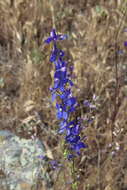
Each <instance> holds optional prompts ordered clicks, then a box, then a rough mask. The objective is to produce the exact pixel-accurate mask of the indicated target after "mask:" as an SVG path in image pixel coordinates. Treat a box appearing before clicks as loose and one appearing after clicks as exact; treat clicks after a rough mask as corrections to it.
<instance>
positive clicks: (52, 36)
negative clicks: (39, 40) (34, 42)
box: [45, 29, 67, 44]
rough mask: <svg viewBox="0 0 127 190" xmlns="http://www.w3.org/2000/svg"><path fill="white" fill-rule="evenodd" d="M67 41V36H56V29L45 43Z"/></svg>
mask: <svg viewBox="0 0 127 190" xmlns="http://www.w3.org/2000/svg"><path fill="white" fill-rule="evenodd" d="M65 39H67V35H62V34H60V35H58V34H56V31H55V29H52V31H51V33H50V37H48V38H47V39H46V40H45V43H47V44H49V43H50V42H52V41H53V42H54V41H57V40H65Z"/></svg>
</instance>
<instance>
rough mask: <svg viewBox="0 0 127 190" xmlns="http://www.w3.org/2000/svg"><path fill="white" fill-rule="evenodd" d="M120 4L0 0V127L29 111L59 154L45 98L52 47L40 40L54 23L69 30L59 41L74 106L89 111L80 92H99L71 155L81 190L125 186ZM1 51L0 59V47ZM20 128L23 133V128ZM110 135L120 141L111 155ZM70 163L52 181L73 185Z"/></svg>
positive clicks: (88, 95) (17, 123)
mask: <svg viewBox="0 0 127 190" xmlns="http://www.w3.org/2000/svg"><path fill="white" fill-rule="evenodd" d="M125 7H126V1H125V2H124V1H119V0H118V1H113V0H112V1H110V2H109V1H103V0H102V1H101V2H100V1H97V0H96V1H93V0H87V1H83V0H79V1H78V2H77V1H69V0H68V1H64V0H63V1H61V2H60V1H58V0H56V1H48V0H47V1H45V0H36V1H35V0H16V1H15V0H12V1H9V0H6V1H5V0H1V1H0V45H1V46H2V49H3V50H4V52H5V51H6V58H7V60H4V61H3V60H2V61H1V62H0V69H1V70H0V74H1V76H0V77H1V78H3V79H4V85H2V86H1V89H0V92H1V100H0V125H1V128H9V129H11V130H13V131H15V132H16V133H19V132H18V131H19V129H20V128H21V124H22V122H23V121H24V119H27V118H29V117H30V116H32V117H35V120H36V122H35V123H36V124H35V126H36V130H33V132H34V133H36V135H38V136H39V137H40V138H41V139H43V140H44V141H45V142H46V144H47V146H48V148H49V149H50V151H51V152H52V153H53V155H54V158H61V159H62V150H61V145H60V144H59V141H61V140H60V137H56V134H55V132H54V128H55V127H57V121H56V118H55V108H54V107H53V105H52V104H51V103H50V93H49V90H48V88H49V86H50V85H51V83H52V66H51V64H50V63H49V61H48V59H49V52H50V47H47V46H46V45H44V44H43V40H44V39H45V38H46V37H47V36H48V35H49V32H50V30H51V28H52V26H56V27H57V30H58V31H59V32H62V33H64V32H65V33H66V32H68V33H69V36H70V40H69V41H68V42H65V44H63V45H62V46H63V48H66V49H65V51H66V52H67V58H68V61H69V62H70V64H74V68H75V70H74V72H75V75H76V79H75V83H76V86H77V87H78V88H76V89H75V90H74V94H75V95H76V96H77V97H78V101H79V103H80V105H81V109H80V110H79V113H78V114H79V115H81V117H85V116H86V115H89V113H87V112H86V110H84V108H82V106H83V105H82V102H83V100H85V99H89V100H92V96H93V94H96V95H97V96H98V97H99V104H100V105H99V108H98V110H97V111H95V112H94V113H93V114H94V117H95V119H94V123H93V124H89V126H88V127H87V129H86V130H84V134H85V135H87V136H88V139H87V143H88V145H89V148H88V149H87V150H86V151H85V152H84V153H83V155H82V158H81V160H80V158H79V159H78V161H77V167H78V168H80V170H79V173H80V180H79V187H78V189H79V190H124V189H127V183H126V177H127V176H126V172H127V168H126V164H125V163H126V150H127V149H126V142H127V140H126V139H127V130H126V125H127V117H126V116H127V103H126V102H127V101H126V96H127V82H126V81H127V78H126V74H127V72H126V69H127V66H126V60H127V56H126V50H127V49H126V48H125V47H124V46H123V42H124V41H125V40H126V37H127V33H126V32H123V30H124V28H125V27H126V23H127V15H126V12H125V15H124V11H125ZM120 49H122V50H123V52H124V54H122V55H119V54H118V55H117V58H116V53H115V52H116V51H118V50H120ZM0 53H1V58H0V59H3V58H2V56H4V54H3V53H2V51H1V52H0ZM116 59H117V60H116ZM116 64H117V68H116ZM116 69H117V70H116ZM17 83H18V84H17ZM116 88H117V91H116ZM38 121H40V123H39V124H38ZM42 126H43V127H42ZM47 128H48V130H47ZM113 133H114V135H113ZM20 135H21V136H27V135H26V134H24V133H23V132H22V131H21V132H20ZM29 137H30V136H29V135H28V136H27V138H29ZM112 141H113V142H112ZM115 142H117V143H118V144H119V146H120V149H119V150H118V151H116V153H115V155H114V156H113V157H112V156H111V152H112V151H113V147H109V145H110V144H111V143H115ZM114 146H115V145H114ZM68 168H69V167H68ZM68 168H67V169H66V168H65V169H64V170H63V171H61V174H59V175H60V177H59V176H58V181H57V183H56V184H55V189H57V190H62V187H64V189H67V190H69V189H71V187H70V185H66V181H67V179H68V176H66V174H67V172H68V174H69V172H70V171H68V170H69V169H68ZM69 175H70V174H69ZM69 177H70V176H69ZM62 179H63V180H62Z"/></svg>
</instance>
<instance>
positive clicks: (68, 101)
mask: <svg viewBox="0 0 127 190" xmlns="http://www.w3.org/2000/svg"><path fill="white" fill-rule="evenodd" d="M64 39H67V35H58V34H56V31H55V29H53V30H52V31H51V33H50V37H48V39H46V40H45V43H47V44H49V43H51V42H52V43H53V49H52V52H51V55H50V62H53V63H54V65H55V73H54V86H53V88H50V90H51V94H52V101H54V100H56V110H57V119H58V120H60V128H59V130H58V132H59V133H60V134H63V133H64V134H65V142H66V144H67V145H68V148H69V150H71V154H70V155H68V158H70V159H71V157H72V156H73V155H74V154H75V153H77V154H78V155H79V154H80V149H81V148H85V147H86V145H85V144H84V142H82V139H81V137H80V132H81V126H80V122H78V121H77V120H76V119H75V120H71V119H70V115H71V113H72V112H74V111H75V109H76V106H77V101H76V98H75V97H73V96H72V91H71V87H72V86H73V82H72V81H71V79H70V77H71V74H70V72H69V70H68V68H69V67H68V65H67V62H65V61H64V59H63V57H64V51H62V50H61V49H60V48H58V44H57V42H58V41H59V40H64ZM69 69H70V70H72V67H70V68H69ZM58 97H59V98H60V100H61V101H60V103H58V101H57V98H58ZM73 153H74V154H73Z"/></svg>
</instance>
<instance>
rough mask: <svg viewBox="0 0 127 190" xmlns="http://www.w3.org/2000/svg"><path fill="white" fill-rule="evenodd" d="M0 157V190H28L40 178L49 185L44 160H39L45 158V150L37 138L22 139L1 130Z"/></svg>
mask: <svg viewBox="0 0 127 190" xmlns="http://www.w3.org/2000/svg"><path fill="white" fill-rule="evenodd" d="M0 155H1V156H0V189H2V190H4V189H9V190H23V189H26V190H29V189H30V188H31V187H32V186H33V185H36V184H37V181H38V179H39V178H40V177H41V179H42V180H44V181H45V184H47V185H48V184H51V179H50V176H49V175H48V173H46V171H45V160H43V159H40V158H39V156H40V155H42V156H46V149H45V146H44V144H43V143H42V142H41V141H40V140H39V139H38V138H36V139H24V138H20V137H18V136H16V135H15V134H13V133H11V132H10V131H8V130H1V131H0ZM1 173H2V175H1ZM48 186H49V187H50V185H48ZM47 189H50V188H47Z"/></svg>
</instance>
